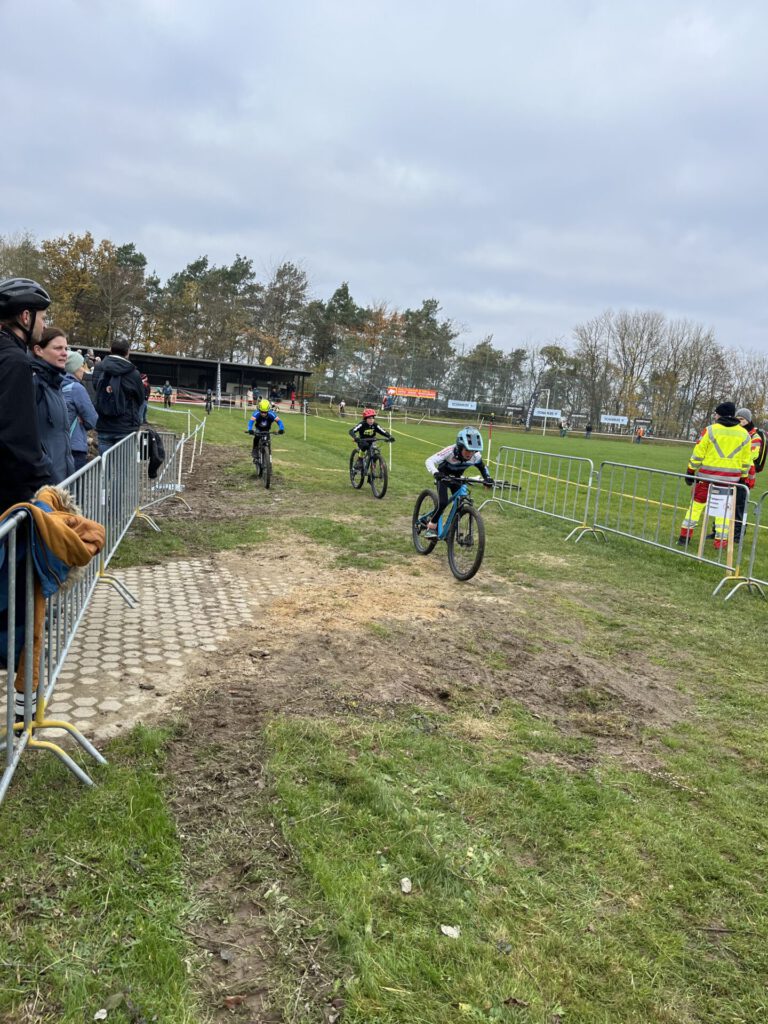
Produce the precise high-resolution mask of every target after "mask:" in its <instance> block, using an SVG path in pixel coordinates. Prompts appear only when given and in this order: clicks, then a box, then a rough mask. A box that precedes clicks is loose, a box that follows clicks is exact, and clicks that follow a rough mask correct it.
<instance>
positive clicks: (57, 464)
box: [32, 357, 75, 484]
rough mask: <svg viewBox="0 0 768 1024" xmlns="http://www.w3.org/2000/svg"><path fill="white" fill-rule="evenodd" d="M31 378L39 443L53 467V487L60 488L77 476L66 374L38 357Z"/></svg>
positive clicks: (51, 470)
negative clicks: (69, 479) (68, 479)
mask: <svg viewBox="0 0 768 1024" xmlns="http://www.w3.org/2000/svg"><path fill="white" fill-rule="evenodd" d="M32 376H33V379H34V384H35V406H36V408H37V428H38V430H39V431H40V441H41V443H42V446H43V451H44V452H45V456H46V458H47V460H48V464H49V466H50V473H51V483H52V484H60V483H61V482H62V480H66V479H67V477H68V476H72V474H73V473H74V472H75V463H74V460H73V458H72V448H71V445H70V442H69V408H68V407H67V401H66V399H65V398H64V395H63V394H62V391H61V385H62V384H63V383H64V371H63V370H57V369H56V367H55V366H51V364H50V363H46V361H45V360H44V359H40V358H39V357H35V358H34V359H33V360H32Z"/></svg>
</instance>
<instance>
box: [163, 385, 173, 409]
mask: <svg viewBox="0 0 768 1024" xmlns="http://www.w3.org/2000/svg"><path fill="white" fill-rule="evenodd" d="M172 397H173V388H172V387H171V382H170V381H169V380H167V381H166V382H165V384H163V408H164V409H170V408H171V398H172Z"/></svg>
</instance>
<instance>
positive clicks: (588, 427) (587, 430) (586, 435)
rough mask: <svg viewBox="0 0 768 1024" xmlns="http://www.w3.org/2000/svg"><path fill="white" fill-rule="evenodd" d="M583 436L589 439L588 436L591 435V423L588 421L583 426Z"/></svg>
mask: <svg viewBox="0 0 768 1024" xmlns="http://www.w3.org/2000/svg"><path fill="white" fill-rule="evenodd" d="M584 437H585V438H586V439H587V441H588V440H589V439H590V437H592V424H591V423H588V424H587V425H586V427H585V428H584Z"/></svg>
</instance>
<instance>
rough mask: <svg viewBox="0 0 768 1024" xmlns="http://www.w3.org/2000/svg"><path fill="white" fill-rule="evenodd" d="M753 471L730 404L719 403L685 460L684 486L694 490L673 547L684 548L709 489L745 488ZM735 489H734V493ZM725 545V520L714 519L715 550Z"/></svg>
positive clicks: (747, 442)
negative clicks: (712, 420)
mask: <svg viewBox="0 0 768 1024" xmlns="http://www.w3.org/2000/svg"><path fill="white" fill-rule="evenodd" d="M751 469H753V463H752V450H751V447H750V437H749V434H748V433H747V432H746V430H745V429H744V427H742V425H741V424H740V423H739V421H738V420H737V419H736V406H735V405H734V404H733V402H721V403H720V405H718V407H717V408H716V409H715V419H714V422H713V423H710V424H709V426H708V427H707V428H706V429H705V430H704V433H703V434H702V435H701V437H700V438H699V440H698V441H697V442H696V446H695V448H694V449H693V452H692V453H691V457H690V459H689V460H688V468H687V470H686V475H685V482H686V484H688V486H689V487H691V486H693V485H694V484H695V485H696V486H695V487H694V491H693V496H692V499H691V503H690V505H689V506H688V511H687V512H686V514H685V518H684V519H683V523H682V526H681V528H680V536H679V537H678V540H677V543H678V544H679V545H680V546H681V547H685V546H687V545H688V544H689V543H690V541H691V539H692V537H693V531H694V530H695V529H696V526H697V525H698V522H699V519H701V513H702V512H703V511H704V508H705V507H706V504H707V494H708V493H709V485H710V484H711V483H714V484H716V485H718V484H719V485H723V486H728V485H733V484H739V483H742V484H745V483H747V481H748V480H749V474H750V470H751ZM738 490H739V488H737V492H738ZM727 543H728V519H726V518H725V517H722V516H718V517H716V518H715V547H716V548H724V547H725V546H726V545H727Z"/></svg>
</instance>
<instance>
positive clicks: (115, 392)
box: [93, 341, 144, 455]
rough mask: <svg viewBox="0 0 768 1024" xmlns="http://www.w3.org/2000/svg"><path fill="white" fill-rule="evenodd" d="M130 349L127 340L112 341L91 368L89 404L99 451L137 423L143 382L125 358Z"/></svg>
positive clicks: (115, 442) (139, 421) (142, 395)
mask: <svg viewBox="0 0 768 1024" xmlns="http://www.w3.org/2000/svg"><path fill="white" fill-rule="evenodd" d="M130 350H131V346H130V342H127V341H114V342H112V347H111V348H110V350H109V351H110V354H109V355H108V356H105V358H104V359H102V361H101V362H100V363H99V364H98V366H97V367H96V369H95V370H94V371H93V389H94V394H95V396H96V398H95V400H94V403H93V404H94V405H95V407H96V412H97V413H98V414H99V422H98V423H97V424H96V429H97V430H98V432H99V453H100V454H101V455H103V454H104V452H106V451H107V450H108V449H110V448H111V447H112V446H113V445H115V444H117V442H118V441H121V440H122V439H123V438H124V437H127V436H128V435H129V434H132V433H133V432H134V431H135V430H136V429H137V428H138V427H139V425H140V424H141V419H140V418H139V416H140V411H141V406H142V404H143V402H144V385H143V384H142V382H141V374H140V373H139V371H138V370H137V369H136V367H135V366H133V365H132V364H131V361H130V359H129V358H128V353H129V352H130Z"/></svg>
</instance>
